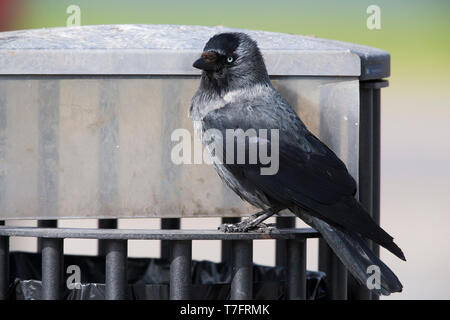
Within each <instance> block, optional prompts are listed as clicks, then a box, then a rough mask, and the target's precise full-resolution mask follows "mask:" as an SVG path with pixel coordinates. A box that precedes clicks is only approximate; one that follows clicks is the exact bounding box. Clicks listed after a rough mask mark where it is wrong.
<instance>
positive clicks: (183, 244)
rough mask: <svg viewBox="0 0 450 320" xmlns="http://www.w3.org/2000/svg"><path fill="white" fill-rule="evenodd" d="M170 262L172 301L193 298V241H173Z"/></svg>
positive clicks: (171, 242)
mask: <svg viewBox="0 0 450 320" xmlns="http://www.w3.org/2000/svg"><path fill="white" fill-rule="evenodd" d="M169 245H170V246H171V260H170V299H171V300H187V299H190V298H191V287H192V276H191V262H192V241H191V240H172V241H170V243H169Z"/></svg>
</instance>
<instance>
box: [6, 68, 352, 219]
mask: <svg viewBox="0 0 450 320" xmlns="http://www.w3.org/2000/svg"><path fill="white" fill-rule="evenodd" d="M198 81H199V80H198V78H197V77H186V76H184V77H181V76H177V77H160V76H145V77H144V76H141V77H119V76H116V77H106V78H105V77H103V76H102V77H101V76H96V77H75V76H72V77H64V76H53V77H48V76H47V77H44V78H42V77H39V76H33V77H20V76H3V77H0V92H2V93H3V94H2V100H1V104H2V108H1V110H2V114H4V115H6V121H3V123H2V127H1V128H0V129H1V131H0V134H1V137H2V143H1V144H0V148H1V153H0V156H1V157H0V168H1V170H2V173H1V176H2V178H1V179H0V190H1V194H2V196H1V197H0V208H1V210H0V218H1V219H14V218H16V219H20V218H31V219H55V218H56V217H57V218H83V217H85V218H87V217H96V218H118V217H188V216H242V215H248V214H251V213H253V212H255V211H256V209H255V208H253V207H251V206H250V205H248V204H245V203H244V202H243V201H242V200H241V199H240V198H239V197H237V196H236V195H235V194H234V193H233V192H232V191H230V190H229V189H228V188H226V187H223V185H222V182H221V181H220V179H219V178H218V176H217V174H216V173H215V171H214V169H213V168H212V167H211V166H210V165H207V164H185V165H176V164H174V163H173V162H172V161H171V157H170V155H171V149H172V148H173V147H174V146H175V145H176V142H172V141H171V138H170V137H171V134H172V132H173V131H174V130H175V129H179V128H185V129H187V130H189V131H190V132H191V136H192V137H193V136H194V135H193V133H192V132H193V129H192V122H191V120H190V119H189V118H188V116H187V110H188V108H189V102H190V99H191V97H192V95H193V94H194V92H195V90H196V88H197V86H198ZM273 83H274V85H275V86H276V87H277V88H278V90H279V91H280V92H281V94H282V95H283V96H285V97H286V99H287V100H288V101H289V102H290V103H291V105H292V106H293V107H294V108H295V110H296V111H297V112H298V113H299V114H300V116H301V117H302V119H303V120H304V121H305V123H306V124H307V125H308V127H309V128H310V130H311V131H312V132H314V133H315V134H316V135H317V136H319V137H320V138H321V139H322V140H323V141H324V142H325V143H327V144H328V146H329V147H330V148H331V149H333V150H334V151H335V152H336V153H337V154H338V155H339V156H340V157H341V159H342V160H343V161H344V162H345V163H346V164H347V166H348V167H349V170H350V172H351V174H352V175H353V176H354V177H355V179H357V178H358V135H359V128H358V121H359V93H358V92H359V91H358V90H359V89H358V86H359V82H358V79H357V78H356V77H355V78H350V77H342V78H337V77H323V78H322V77H321V78H317V77H276V78H275V79H274V80H273ZM24 93H26V94H24ZM44 105H45V107H44Z"/></svg>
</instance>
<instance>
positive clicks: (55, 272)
mask: <svg viewBox="0 0 450 320" xmlns="http://www.w3.org/2000/svg"><path fill="white" fill-rule="evenodd" d="M41 244H42V299H43V300H60V299H62V293H63V282H64V281H63V279H64V274H63V268H64V264H63V263H64V260H63V259H64V252H63V244H64V239H53V238H42V239H41Z"/></svg>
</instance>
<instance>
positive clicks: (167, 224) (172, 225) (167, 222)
mask: <svg viewBox="0 0 450 320" xmlns="http://www.w3.org/2000/svg"><path fill="white" fill-rule="evenodd" d="M180 224H181V220H180V219H179V218H163V219H161V229H162V230H176V229H180ZM161 258H162V259H167V260H169V259H170V241H169V240H161Z"/></svg>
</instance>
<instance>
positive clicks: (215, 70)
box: [193, 32, 269, 90]
mask: <svg viewBox="0 0 450 320" xmlns="http://www.w3.org/2000/svg"><path fill="white" fill-rule="evenodd" d="M193 67H195V68H198V69H201V70H203V78H204V79H205V80H209V82H211V84H212V85H215V86H217V87H218V89H219V90H227V89H228V90H232V89H234V88H242V87H246V86H249V85H255V84H258V83H267V82H269V77H268V75H267V71H266V66H265V64H264V59H263V57H262V55H261V52H260V51H259V48H258V45H257V44H256V42H255V41H254V40H252V39H251V38H250V37H249V36H248V35H246V34H245V33H237V32H233V33H220V34H216V35H215V36H213V37H212V38H211V39H209V40H208V42H207V43H206V45H205V48H204V49H203V53H202V55H201V57H200V58H199V59H198V60H197V61H195V62H194V64H193Z"/></svg>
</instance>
